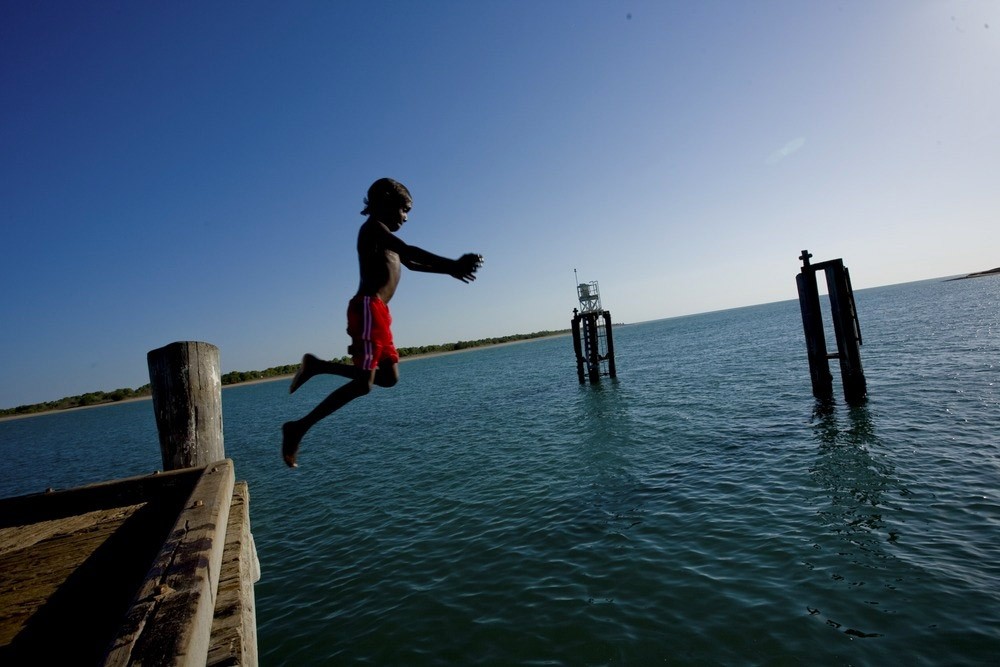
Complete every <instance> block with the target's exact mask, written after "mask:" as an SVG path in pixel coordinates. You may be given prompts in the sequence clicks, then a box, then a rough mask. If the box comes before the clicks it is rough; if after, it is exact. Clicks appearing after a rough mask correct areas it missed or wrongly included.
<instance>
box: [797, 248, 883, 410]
mask: <svg viewBox="0 0 1000 667" xmlns="http://www.w3.org/2000/svg"><path fill="white" fill-rule="evenodd" d="M811 257H812V255H811V254H810V253H809V251H808V250H803V251H802V254H801V255H800V256H799V259H801V260H802V269H801V271H800V272H799V274H798V275H797V276H796V278H795V281H796V284H797V286H798V291H799V308H800V310H801V312H802V328H803V331H804V333H805V337H806V352H807V355H808V358H809V374H810V376H811V379H812V387H813V396H815V397H816V398H817V399H818V400H820V401H829V400H831V399H832V398H833V378H832V376H831V374H830V364H829V360H830V359H838V360H839V361H840V374H841V379H842V381H843V385H844V398H845V400H846V401H847V403H848V404H850V405H860V404H862V403H864V400H865V396H866V395H867V383H866V381H865V375H864V370H863V369H862V367H861V349H860V348H861V327H860V325H859V323H858V313H857V308H856V306H855V303H854V289H853V287H852V286H851V274H850V272H849V271H848V270H847V267H845V266H844V261H843V260H842V259H834V260H829V261H826V262H820V263H818V264H810V263H809V258H811ZM817 271H823V272H824V273H825V274H826V284H827V291H828V293H829V296H830V311H831V317H832V319H833V330H834V335H835V337H836V339H837V352H836V353H833V354H830V353H829V352H827V349H826V335H825V334H824V330H823V314H822V310H821V308H820V300H819V288H818V286H817V284H816V272H817Z"/></svg>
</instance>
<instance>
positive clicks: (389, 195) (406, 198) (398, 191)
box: [361, 178, 413, 215]
mask: <svg viewBox="0 0 1000 667" xmlns="http://www.w3.org/2000/svg"><path fill="white" fill-rule="evenodd" d="M412 204H413V197H411V196H410V191H409V190H407V189H406V186H405V185H403V184H402V183H400V182H399V181H397V180H394V179H391V178H380V179H378V180H377V181H375V182H374V183H372V185H371V187H370V188H368V196H367V197H365V209H364V210H363V211H361V215H372V214H373V213H374V212H375V211H377V210H392V209H399V208H403V207H404V206H405V207H406V208H409V207H410V206H411V205H412Z"/></svg>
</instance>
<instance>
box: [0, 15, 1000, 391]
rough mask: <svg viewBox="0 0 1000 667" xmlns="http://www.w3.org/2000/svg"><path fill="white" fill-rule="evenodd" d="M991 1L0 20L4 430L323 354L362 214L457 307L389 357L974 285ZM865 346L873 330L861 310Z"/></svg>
mask: <svg viewBox="0 0 1000 667" xmlns="http://www.w3.org/2000/svg"><path fill="white" fill-rule="evenodd" d="M998 118H1000V3H996V2H992V1H987V0H983V1H968V2H944V1H939V0H933V1H931V0H928V1H920V0H882V1H880V2H868V1H867V0H847V1H844V2H836V3H834V2H800V1H799V0H788V1H777V0H773V1H768V0H762V1H760V2H742V1H739V0H733V1H731V2H721V1H719V2H714V1H707V2H670V1H667V0H657V1H653V2H641V1H617V0H615V1H606V2H588V1H580V2H569V1H568V0H567V1H559V2H555V1H547V0H542V1H535V0H532V1H530V2H529V1H526V0H525V1H517V0H514V1H511V2H500V1H493V0H489V1H484V2H416V1H407V2H290V3H273V2H240V3H225V2H219V3H200V2H199V3H195V2H170V3H166V2H145V3H138V2H131V3H130V2H85V3H84V2H30V3H29V2H8V3H3V5H2V6H0V219H2V225H3V227H2V229H3V232H2V234H3V236H2V238H3V246H2V247H3V250H2V257H3V261H2V263H0V285H2V288H0V289H2V291H3V300H2V312H3V325H2V327H0V380H2V387H0V407H14V406H16V405H21V404H26V403H35V402H41V401H46V400H53V399H56V398H61V397H63V396H67V395H74V394H79V393H83V392H87V391H92V390H112V389H115V388H118V387H138V386H140V385H142V384H145V383H146V382H148V372H147V368H146V353H147V352H148V351H149V350H151V349H154V348H157V347H160V346H162V345H165V344H167V343H169V342H172V341H175V340H201V341H207V342H210V343H213V344H215V345H218V346H219V348H220V350H221V357H222V366H223V372H227V371H230V370H252V369H262V368H267V367H269V366H275V365H280V364H287V363H296V362H297V361H298V360H299V358H300V357H301V355H302V353H303V352H306V351H311V352H313V353H316V354H318V355H321V356H330V357H333V356H340V355H342V354H345V352H346V345H347V342H348V341H347V337H346V334H345V332H344V326H345V315H344V311H345V308H346V303H347V300H348V299H349V298H350V296H351V295H352V294H353V292H354V290H355V289H356V287H357V267H356V258H355V255H354V242H355V238H356V232H357V227H358V225H360V223H361V222H362V221H363V218H362V216H360V215H359V211H360V210H361V208H362V198H363V196H364V193H365V190H366V189H367V187H368V185H369V184H370V183H371V182H372V181H373V180H375V179H376V178H379V177H382V176H391V177H393V178H397V179H399V180H401V181H402V182H404V183H405V184H406V185H407V186H408V187H409V188H410V190H411V192H412V193H413V195H414V200H415V201H414V209H413V212H412V213H411V215H410V221H409V223H408V224H407V226H406V227H404V229H403V230H402V232H401V234H402V236H403V238H404V239H405V240H406V241H408V242H410V243H413V244H415V245H418V246H420V247H423V248H425V249H427V250H430V251H432V252H435V253H438V254H442V255H446V256H450V257H456V256H458V255H460V254H462V253H464V252H480V253H482V254H483V255H484V256H485V257H486V264H485V266H484V268H483V269H482V271H481V273H480V279H479V280H478V281H477V282H475V283H473V284H471V285H465V284H463V283H460V282H458V281H455V280H452V279H450V278H447V277H443V276H434V275H428V274H409V275H406V276H404V279H403V283H402V284H401V285H400V288H399V291H398V292H397V294H396V298H395V299H394V300H393V302H392V310H393V317H394V320H395V323H394V332H395V337H396V342H397V344H398V345H400V346H411V345H423V344H430V343H444V342H451V341H456V340H470V339H476V338H483V337H489V336H501V335H507V334H513V333H525V332H529V331H537V330H541V329H561V328H566V327H568V325H569V319H570V317H571V315H572V309H573V307H574V306H575V305H576V294H575V290H574V276H573V270H574V269H577V270H578V272H579V277H580V279H581V280H582V281H588V282H589V281H592V280H596V281H599V283H600V287H601V294H602V299H603V303H604V306H605V307H606V308H608V309H609V310H611V312H612V315H613V317H614V319H615V321H626V322H636V321H645V320H652V319H658V318H663V317H670V316H675V315H683V314H689V313H697V312H705V311H711V310H718V309H723V308H730V307H736V306H745V305H751V304H757V303H766V302H772V301H779V300H784V299H792V298H795V297H796V294H795V283H794V276H795V274H796V272H797V271H798V268H799V262H798V259H797V257H798V254H799V252H800V251H801V249H803V248H808V249H809V250H810V251H812V252H813V254H814V255H815V260H817V261H818V260H823V259H832V258H836V257H843V258H844V260H845V263H846V264H847V265H848V266H849V267H850V269H851V274H852V277H853V279H854V285H855V288H864V287H873V286H878V285H886V284H893V283H900V282H907V281H911V280H918V279H923V278H933V277H938V276H948V275H955V274H960V273H967V272H971V271H978V270H984V269H989V268H993V267H996V266H1000V224H997V222H998V221H997V217H998V215H997V213H998V211H1000V176H998V175H1000V123H998V122H997V119H998ZM861 316H862V318H864V317H872V316H875V315H874V314H871V315H866V314H861Z"/></svg>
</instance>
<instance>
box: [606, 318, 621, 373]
mask: <svg viewBox="0 0 1000 667" xmlns="http://www.w3.org/2000/svg"><path fill="white" fill-rule="evenodd" d="M604 329H605V331H607V335H608V354H607V357H608V377H612V378H616V377H618V371H617V370H616V369H615V341H614V338H613V337H612V335H611V313H610V312H608V311H606V310H605V311H604Z"/></svg>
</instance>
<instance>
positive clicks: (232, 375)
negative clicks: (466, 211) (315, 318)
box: [0, 329, 569, 417]
mask: <svg viewBox="0 0 1000 667" xmlns="http://www.w3.org/2000/svg"><path fill="white" fill-rule="evenodd" d="M568 331H569V329H563V330H561V331H535V332H534V333H529V334H513V335H510V336H501V337H498V338H481V339H479V340H471V341H470V340H460V341H458V342H456V343H444V344H442V345H421V346H419V347H401V348H399V349H398V350H397V351H398V352H399V357H400V358H401V359H403V358H406V357H416V356H420V355H422V354H437V353H441V352H455V351H458V350H467V349H470V348H474V347H486V346H489V345H499V344H501V343H512V342H515V341H519V340H531V339H533V338H544V337H546V336H555V335H559V334H563V333H566V332H568ZM333 361H340V362H341V363H345V364H349V363H351V358H350V357H346V356H345V357H341V358H340V359H334V360H333ZM298 369H299V364H289V365H285V366H272V367H271V368H267V369H265V370H262V371H230V372H229V373H226V374H225V375H223V376H222V377H221V378H220V380H221V381H222V384H223V386H225V385H233V384H240V383H243V382H253V381H255V380H267V379H269V378H276V377H281V376H284V375H292V374H294V373H295V372H296V371H297V370H298ZM151 392H152V390H151V388H150V386H149V385H148V384H144V385H142V386H141V387H139V388H137V389H129V388H127V387H123V388H121V389H115V390H114V391H91V392H88V393H86V394H81V395H79V396H67V397H65V398H60V399H59V400H57V401H47V402H45V403H34V404H32V405H19V406H18V407H16V408H3V409H0V417H15V416H21V415H32V414H38V413H41V412H51V411H53V410H68V409H70V408H83V407H87V406H91V405H103V404H106V403H117V402H120V401H125V400H128V399H132V398H144V397H147V396H149V395H150V394H151Z"/></svg>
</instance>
